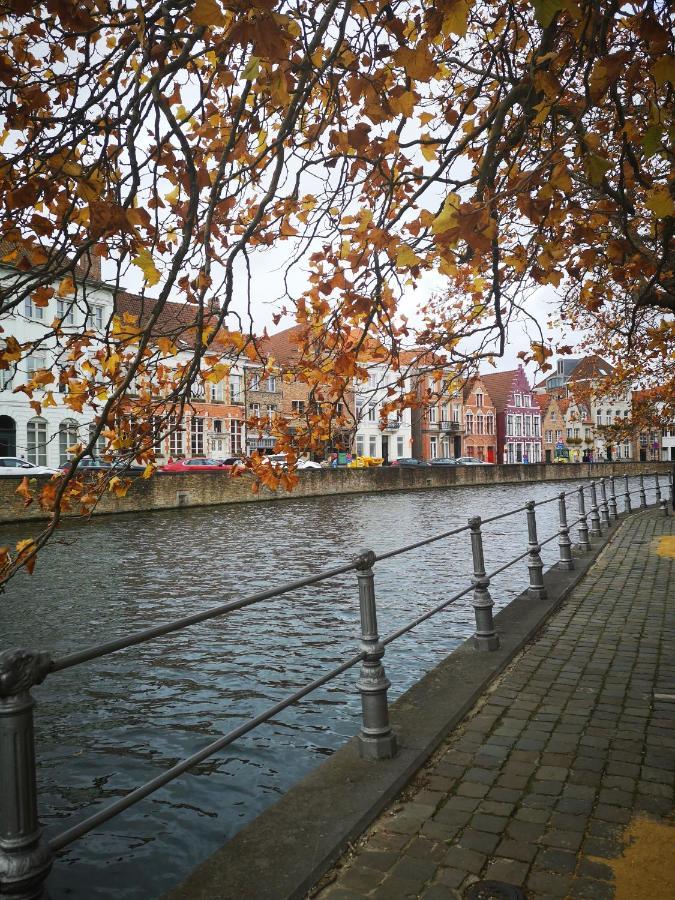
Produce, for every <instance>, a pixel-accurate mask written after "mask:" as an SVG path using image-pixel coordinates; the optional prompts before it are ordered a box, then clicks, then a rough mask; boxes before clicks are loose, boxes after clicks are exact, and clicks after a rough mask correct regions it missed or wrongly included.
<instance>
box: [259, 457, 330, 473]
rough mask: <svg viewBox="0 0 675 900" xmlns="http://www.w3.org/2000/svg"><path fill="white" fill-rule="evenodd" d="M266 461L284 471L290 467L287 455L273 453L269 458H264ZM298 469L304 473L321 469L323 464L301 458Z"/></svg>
mask: <svg viewBox="0 0 675 900" xmlns="http://www.w3.org/2000/svg"><path fill="white" fill-rule="evenodd" d="M264 459H265V461H268V462H270V463H271V464H272V465H275V466H281V468H282V469H285V468H286V466H287V465H288V458H287V455H286V454H285V453H271V454H270V455H269V456H266V457H264ZM296 467H297V469H298V471H299V472H302V471H303V470H305V469H320V468H321V464H320V463H318V462H314V461H313V460H311V459H302V458H300V459H298V461H297V464H296Z"/></svg>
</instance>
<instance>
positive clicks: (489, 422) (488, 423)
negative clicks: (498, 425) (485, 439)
mask: <svg viewBox="0 0 675 900" xmlns="http://www.w3.org/2000/svg"><path fill="white" fill-rule="evenodd" d="M485 433H486V434H494V419H493V418H492V415H488V416H486V418H485Z"/></svg>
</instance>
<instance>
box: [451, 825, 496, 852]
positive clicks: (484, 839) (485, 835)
mask: <svg viewBox="0 0 675 900" xmlns="http://www.w3.org/2000/svg"><path fill="white" fill-rule="evenodd" d="M499 840H500V837H499V835H498V834H490V833H489V832H487V831H476V830H475V829H474V828H466V829H465V830H464V831H463V832H462V835H461V837H460V838H459V839H458V841H457V844H458V846H460V847H464V848H465V849H467V850H478V851H480V852H481V853H492V851H493V850H494V849H495V847H496V846H497V844H498V843H499Z"/></svg>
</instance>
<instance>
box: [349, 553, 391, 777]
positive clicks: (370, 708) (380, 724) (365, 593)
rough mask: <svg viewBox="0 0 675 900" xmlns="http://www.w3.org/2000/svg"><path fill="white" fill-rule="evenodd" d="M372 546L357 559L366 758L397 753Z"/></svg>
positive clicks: (361, 746)
mask: <svg viewBox="0 0 675 900" xmlns="http://www.w3.org/2000/svg"><path fill="white" fill-rule="evenodd" d="M374 562H375V554H374V553H373V551H372V550H366V551H364V552H363V553H362V554H361V555H360V556H359V557H358V559H357V560H356V565H357V569H356V577H357V579H358V584H359V607H360V613H361V649H362V650H363V652H364V653H365V657H364V659H363V662H362V663H361V673H360V677H359V681H358V689H359V691H360V692H361V710H362V723H361V731H360V733H359V749H360V752H361V756H363V757H367V758H369V759H390V758H391V757H392V756H395V754H396V735H395V734H394V732H393V731H392V730H391V725H390V724H389V707H388V704H387V690H388V688H389V686H390V684H391V682H390V681H389V679H388V678H387V677H386V675H385V672H384V666H383V665H382V658H383V656H384V647H383V646H382V644H381V643H380V637H379V634H378V633H377V608H376V605H375V575H374V574H373V568H372V567H373V563H374Z"/></svg>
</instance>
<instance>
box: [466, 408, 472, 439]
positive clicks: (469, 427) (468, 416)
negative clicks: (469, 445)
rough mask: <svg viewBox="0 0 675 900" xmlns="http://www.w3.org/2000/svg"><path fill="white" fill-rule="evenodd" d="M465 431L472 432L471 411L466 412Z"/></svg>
mask: <svg viewBox="0 0 675 900" xmlns="http://www.w3.org/2000/svg"><path fill="white" fill-rule="evenodd" d="M466 433H467V434H473V413H470V412H468V413H467V414H466Z"/></svg>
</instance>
